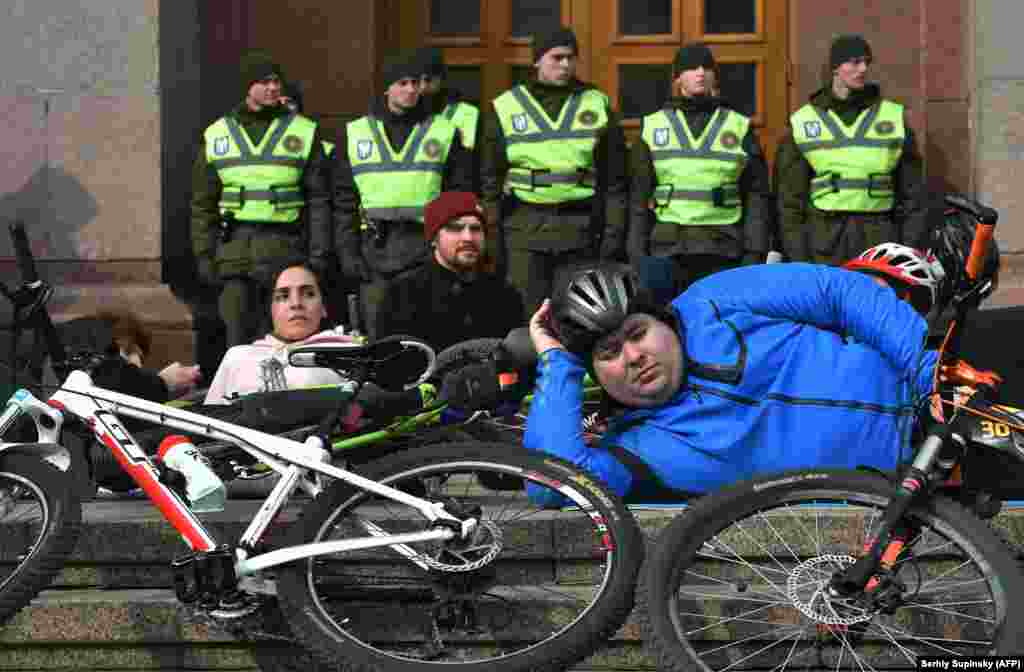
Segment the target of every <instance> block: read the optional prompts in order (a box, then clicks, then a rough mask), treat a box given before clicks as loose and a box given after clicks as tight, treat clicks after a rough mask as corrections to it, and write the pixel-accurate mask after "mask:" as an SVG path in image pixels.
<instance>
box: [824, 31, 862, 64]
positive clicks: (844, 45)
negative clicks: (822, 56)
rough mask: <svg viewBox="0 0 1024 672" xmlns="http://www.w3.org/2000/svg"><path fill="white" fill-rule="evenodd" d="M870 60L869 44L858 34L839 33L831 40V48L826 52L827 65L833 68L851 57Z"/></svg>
mask: <svg viewBox="0 0 1024 672" xmlns="http://www.w3.org/2000/svg"><path fill="white" fill-rule="evenodd" d="M861 57H863V58H866V59H868V60H871V45H870V44H868V42H867V40H865V39H864V38H863V37H861V36H860V35H840V36H839V37H837V38H836V39H834V40H832V48H831V49H829V52H828V64H829V67H830V68H832V69H833V70H835V69H836V68H838V67H839V66H840V65H842V64H843V63H846V62H847V61H849V60H850V59H853V58H861Z"/></svg>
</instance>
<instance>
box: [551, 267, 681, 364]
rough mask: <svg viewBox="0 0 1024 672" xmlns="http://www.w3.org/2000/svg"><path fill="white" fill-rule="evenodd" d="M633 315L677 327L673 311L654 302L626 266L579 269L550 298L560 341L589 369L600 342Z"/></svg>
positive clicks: (552, 314)
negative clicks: (582, 360) (596, 346)
mask: <svg viewBox="0 0 1024 672" xmlns="http://www.w3.org/2000/svg"><path fill="white" fill-rule="evenodd" d="M633 313H646V314H648V315H652V316H654V317H656V318H658V319H660V320H661V321H663V322H665V323H666V324H670V325H672V326H673V327H675V326H676V318H675V314H674V313H673V312H672V310H671V308H669V307H667V306H664V305H662V304H660V303H658V302H657V301H655V300H654V296H653V294H652V293H651V292H650V291H649V290H647V289H646V288H643V287H642V286H641V285H640V282H639V279H638V278H637V275H636V273H635V272H634V270H633V269H632V268H631V267H629V266H626V265H624V264H613V263H599V264H595V265H591V266H584V267H581V268H578V269H576V270H575V271H573V272H572V273H571V274H570V275H569V277H568V279H567V280H566V281H565V282H564V283H562V284H560V285H559V286H558V287H556V288H555V290H554V292H553V293H552V297H551V316H552V322H553V323H554V328H555V331H556V332H557V335H558V338H559V340H560V341H561V342H562V345H564V346H565V347H566V349H567V350H568V351H569V352H571V353H573V354H575V355H577V356H580V357H582V358H583V359H584V360H586V361H587V364H588V365H589V364H590V354H591V351H592V350H593V349H594V345H596V343H597V341H598V340H599V339H600V338H602V337H603V336H606V335H607V334H610V333H612V332H613V331H615V330H616V329H618V328H619V327H620V326H622V323H623V322H624V321H625V319H626V317H628V316H629V315H632V314H633Z"/></svg>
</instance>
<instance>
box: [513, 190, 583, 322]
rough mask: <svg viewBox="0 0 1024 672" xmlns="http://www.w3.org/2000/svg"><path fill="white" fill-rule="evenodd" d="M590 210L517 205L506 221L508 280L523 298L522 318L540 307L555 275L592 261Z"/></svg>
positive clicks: (547, 294)
mask: <svg viewBox="0 0 1024 672" xmlns="http://www.w3.org/2000/svg"><path fill="white" fill-rule="evenodd" d="M591 210H592V206H591V205H590V204H589V201H588V202H587V203H586V204H573V205H572V206H571V207H569V208H559V207H557V206H535V205H528V204H519V205H518V207H516V208H515V209H514V210H513V211H512V213H511V214H510V215H509V216H508V217H507V218H506V219H505V240H506V242H507V248H508V280H509V282H510V283H511V284H512V286H513V287H515V288H516V289H517V290H519V293H520V294H521V295H522V296H523V303H524V307H525V309H526V315H525V318H526V319H529V318H530V316H531V315H533V313H534V312H535V311H536V310H537V308H539V307H540V304H541V303H543V301H544V299H546V298H548V297H550V296H551V291H552V289H553V288H554V287H555V284H556V283H557V281H558V278H556V273H557V272H558V271H559V269H564V268H566V267H568V266H571V265H576V264H581V263H585V262H587V261H593V259H594V252H595V250H594V249H593V246H592V245H591V240H592V235H591V226H592V224H591V217H592V214H591Z"/></svg>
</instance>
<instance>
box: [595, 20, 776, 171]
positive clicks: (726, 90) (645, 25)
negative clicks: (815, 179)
mask: <svg viewBox="0 0 1024 672" xmlns="http://www.w3.org/2000/svg"><path fill="white" fill-rule="evenodd" d="M587 4H589V5H590V6H591V8H592V15H591V17H590V22H591V29H590V31H589V38H590V50H591V51H590V55H591V59H592V60H593V73H594V75H593V81H594V83H595V84H597V85H599V86H600V87H601V88H602V89H604V90H605V91H606V92H608V94H609V95H610V96H611V97H612V99H613V100H614V101H615V105H616V107H617V109H618V110H619V112H620V113H621V114H622V116H623V118H624V120H625V121H624V122H623V125H624V126H625V127H626V130H627V133H628V134H629V135H631V136H635V134H636V133H638V131H639V126H640V118H641V117H643V116H644V115H645V114H649V113H650V112H652V111H654V110H656V109H658V108H659V107H661V105H662V104H663V103H664V102H665V100H666V98H667V96H668V95H669V91H670V84H669V82H670V79H671V76H672V59H673V57H674V56H675V52H676V49H678V48H679V47H680V46H682V45H683V44H686V43H688V42H693V41H702V42H704V43H706V44H707V45H708V46H709V47H710V48H711V50H712V52H713V53H714V55H715V60H716V61H717V62H718V66H719V73H720V80H721V81H720V82H719V85H720V87H721V91H722V96H723V97H724V98H725V99H726V100H728V101H729V103H730V104H731V105H732V106H733V107H735V108H736V109H737V110H738V111H740V112H742V113H744V114H746V115H748V116H750V117H751V118H752V119H753V123H754V125H755V126H756V127H757V128H758V129H759V133H760V135H761V142H762V144H763V145H764V148H765V150H766V151H767V152H768V153H769V156H771V155H773V154H774V150H775V145H776V143H777V140H778V137H779V135H780V134H781V132H782V131H783V129H784V128H785V124H786V118H787V116H788V114H789V101H788V100H787V94H786V90H787V89H786V44H785V35H786V33H785V29H786V16H785V11H786V0H608V1H607V2H593V3H587Z"/></svg>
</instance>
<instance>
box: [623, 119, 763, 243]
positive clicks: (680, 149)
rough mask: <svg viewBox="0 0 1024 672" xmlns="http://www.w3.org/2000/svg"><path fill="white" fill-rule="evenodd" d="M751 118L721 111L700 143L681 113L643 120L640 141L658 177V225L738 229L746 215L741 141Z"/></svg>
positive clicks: (706, 129)
mask: <svg viewBox="0 0 1024 672" xmlns="http://www.w3.org/2000/svg"><path fill="white" fill-rule="evenodd" d="M749 128H750V119H749V118H747V117H745V116H743V115H742V114H740V113H738V112H734V111H732V110H727V109H725V108H724V107H720V108H718V110H716V111H715V114H714V116H712V117H711V119H710V120H709V121H708V123H707V125H706V126H705V127H704V132H703V133H702V134H701V136H700V137H699V138H695V137H693V133H691V132H690V127H689V126H688V125H687V123H686V117H685V116H684V115H683V113H682V112H680V111H678V110H659V111H658V112H655V113H654V114H649V115H647V116H646V117H644V120H643V130H642V131H641V136H640V137H641V138H643V141H644V142H646V143H647V146H648V147H649V148H650V151H651V160H652V162H653V164H654V172H655V175H656V176H657V185H656V186H655V189H654V198H653V199H652V200H653V205H654V208H653V209H654V212H655V215H656V216H657V218H658V221H660V222H673V223H675V224H679V225H682V226H706V225H713V226H722V225H727V224H735V223H736V222H738V221H739V220H740V217H741V216H742V215H743V202H742V199H741V196H740V189H739V180H740V175H741V174H743V169H744V168H745V167H746V165H747V160H748V158H749V157H748V155H747V152H746V151H745V150H744V149H743V138H744V137H746V135H747V131H748V130H749Z"/></svg>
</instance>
